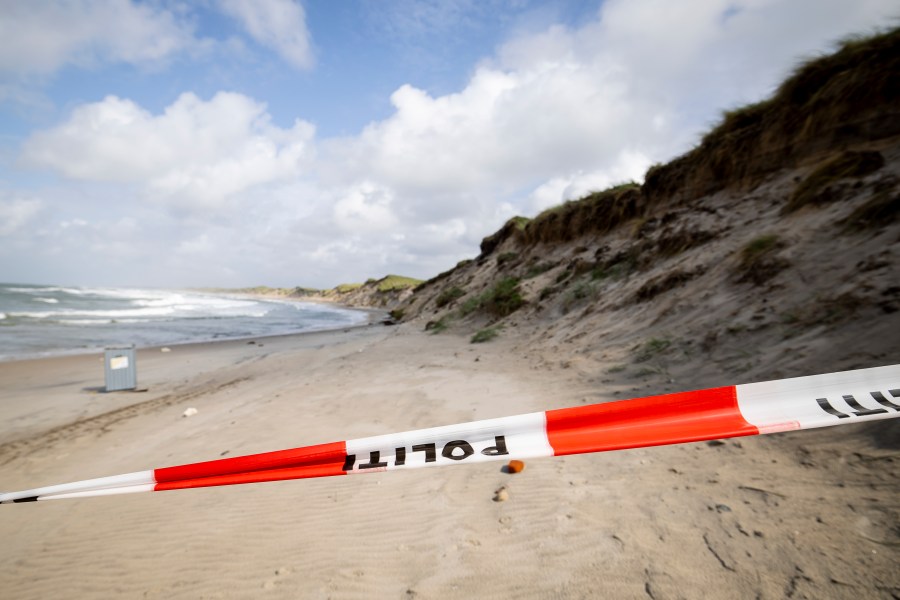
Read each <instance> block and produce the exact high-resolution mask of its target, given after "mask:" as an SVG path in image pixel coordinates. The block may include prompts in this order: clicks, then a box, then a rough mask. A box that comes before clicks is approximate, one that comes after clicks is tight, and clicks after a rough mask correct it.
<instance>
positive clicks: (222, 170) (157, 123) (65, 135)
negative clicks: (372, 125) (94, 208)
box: [22, 92, 314, 208]
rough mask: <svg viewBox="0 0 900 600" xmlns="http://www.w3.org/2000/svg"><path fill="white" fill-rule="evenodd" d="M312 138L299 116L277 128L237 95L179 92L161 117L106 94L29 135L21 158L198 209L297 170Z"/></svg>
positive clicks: (257, 105)
mask: <svg viewBox="0 0 900 600" xmlns="http://www.w3.org/2000/svg"><path fill="white" fill-rule="evenodd" d="M313 136H314V128H313V126H312V125H310V124H309V123H306V122H304V121H300V120H298V121H296V122H295V124H294V126H293V127H291V128H290V129H282V128H279V127H276V126H275V125H273V124H272V123H271V121H270V118H269V115H268V113H267V111H266V106H265V104H263V103H260V102H257V101H255V100H253V99H251V98H248V97H246V96H244V95H241V94H236V93H226V92H220V93H218V94H216V95H215V96H214V97H213V98H211V99H210V100H208V101H205V100H202V99H200V98H198V97H197V96H195V95H194V94H191V93H186V94H182V95H181V96H180V97H179V98H178V99H177V100H176V101H175V102H174V103H172V104H171V105H170V106H168V107H167V108H166V109H165V110H164V111H163V113H162V114H159V115H154V114H151V113H150V112H148V111H147V110H145V109H144V108H142V107H140V106H139V105H137V104H136V103H134V102H133V101H131V100H126V99H121V98H118V97H115V96H108V97H107V98H105V99H103V100H102V101H100V102H96V103H92V104H85V105H82V106H79V107H77V108H76V109H75V110H74V111H73V112H72V114H71V116H70V117H69V119H68V120H67V121H66V122H64V123H62V124H61V125H59V126H57V127H55V128H53V129H50V130H46V131H42V132H38V133H36V134H34V135H32V136H31V137H30V138H29V139H28V140H26V142H25V144H24V146H23V152H22V161H23V163H24V164H27V165H31V166H38V167H47V168H51V169H53V170H55V171H57V172H59V173H61V174H63V175H65V176H67V177H70V178H72V179H79V180H85V181H105V182H117V183H136V184H141V185H143V186H144V188H145V190H146V191H147V193H149V194H150V195H151V196H152V197H155V198H159V199H162V200H165V201H172V202H175V203H177V204H178V205H179V206H182V207H187V208H190V207H201V208H202V207H210V206H216V205H219V204H221V203H222V202H223V201H225V200H226V199H228V198H229V197H232V196H234V195H235V194H238V193H239V192H242V191H245V190H247V189H248V188H251V187H253V186H255V185H259V184H263V183H269V182H273V181H278V180H281V179H285V178H290V177H295V176H297V175H298V174H299V173H300V170H301V168H302V165H303V163H304V161H305V160H306V159H307V158H308V155H309V152H310V147H309V146H310V141H311V140H312V138H313Z"/></svg>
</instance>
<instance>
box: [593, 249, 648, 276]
mask: <svg viewBox="0 0 900 600" xmlns="http://www.w3.org/2000/svg"><path fill="white" fill-rule="evenodd" d="M640 262H641V258H640V252H639V250H638V248H637V247H635V246H631V247H630V248H626V249H624V250H620V251H618V252H617V253H616V254H614V255H613V256H612V257H611V258H609V259H607V260H600V261H598V262H597V263H596V264H595V265H594V268H593V269H591V279H593V280H598V279H610V278H611V279H621V278H623V277H626V276H628V275H630V274H631V273H633V272H634V271H635V270H637V269H638V267H639V266H640Z"/></svg>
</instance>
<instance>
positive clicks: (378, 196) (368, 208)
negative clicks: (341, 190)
mask: <svg viewBox="0 0 900 600" xmlns="http://www.w3.org/2000/svg"><path fill="white" fill-rule="evenodd" d="M393 202H394V197H393V193H392V192H391V190H390V189H388V188H385V187H383V186H379V185H374V184H372V183H369V182H363V183H361V184H359V185H357V186H354V187H353V188H352V189H350V190H349V191H348V192H347V193H346V194H345V195H344V196H343V197H342V198H341V199H340V200H338V201H337V203H336V204H335V205H334V220H335V223H336V224H337V226H338V227H340V228H341V229H343V230H344V231H349V232H352V233H360V232H375V231H389V230H390V229H391V228H392V227H393V226H395V225H396V224H397V217H396V216H395V215H394V213H393V211H392V209H391V204H392V203H393Z"/></svg>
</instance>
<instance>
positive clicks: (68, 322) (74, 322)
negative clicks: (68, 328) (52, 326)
mask: <svg viewBox="0 0 900 600" xmlns="http://www.w3.org/2000/svg"><path fill="white" fill-rule="evenodd" d="M57 323H59V324H61V325H111V324H113V323H115V321H114V320H113V319H60V320H59V321H57Z"/></svg>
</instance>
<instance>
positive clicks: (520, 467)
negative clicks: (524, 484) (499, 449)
mask: <svg viewBox="0 0 900 600" xmlns="http://www.w3.org/2000/svg"><path fill="white" fill-rule="evenodd" d="M524 470H525V463H524V462H522V461H521V460H511V461H509V464H507V465H506V471H507V472H508V473H521V472H522V471H524Z"/></svg>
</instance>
